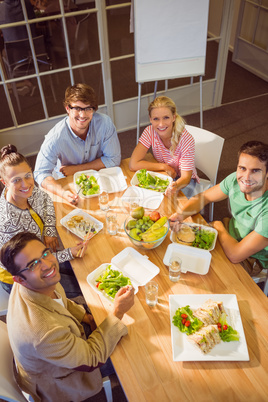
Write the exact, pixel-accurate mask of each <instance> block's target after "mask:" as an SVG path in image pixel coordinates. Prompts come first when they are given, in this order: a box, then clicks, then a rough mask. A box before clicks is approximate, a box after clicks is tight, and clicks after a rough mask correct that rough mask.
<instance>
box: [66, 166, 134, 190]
mask: <svg viewBox="0 0 268 402" xmlns="http://www.w3.org/2000/svg"><path fill="white" fill-rule="evenodd" d="M82 173H84V174H85V175H87V176H94V177H95V178H96V179H97V182H98V185H99V186H100V191H99V193H101V192H102V191H104V190H105V191H107V193H117V192H120V191H123V190H125V189H126V188H127V182H126V179H125V176H124V174H123V171H122V169H121V168H120V167H117V166H115V167H112V168H105V169H101V170H99V171H96V170H84V171H80V172H76V173H75V174H74V177H73V179H74V186H75V190H76V192H77V191H78V190H79V189H80V186H79V185H78V184H76V179H77V178H78V177H79V176H80V175H81V174H82ZM99 193H97V194H92V195H83V194H82V191H80V192H79V197H80V196H81V197H83V198H91V197H96V196H97V195H98V194H99Z"/></svg>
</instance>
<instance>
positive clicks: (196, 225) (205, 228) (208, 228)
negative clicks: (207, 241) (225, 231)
mask: <svg viewBox="0 0 268 402" xmlns="http://www.w3.org/2000/svg"><path fill="white" fill-rule="evenodd" d="M182 225H184V223H182ZM185 225H186V226H191V227H193V228H200V229H203V230H207V231H208V232H212V233H215V238H214V241H213V243H212V245H211V247H210V248H209V249H208V250H206V251H212V250H213V249H214V247H215V244H216V241H217V236H218V231H217V230H216V229H214V228H212V227H211V226H206V225H200V224H199V223H187V224H185ZM175 236H176V233H175V232H174V231H173V230H172V231H171V233H170V240H171V241H172V243H177V242H176V237H175ZM186 247H191V249H197V248H196V247H193V246H186ZM197 250H201V249H197Z"/></svg>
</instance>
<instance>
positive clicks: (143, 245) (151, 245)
mask: <svg viewBox="0 0 268 402" xmlns="http://www.w3.org/2000/svg"><path fill="white" fill-rule="evenodd" d="M161 217H162V216H161ZM131 220H133V218H132V217H131V216H129V217H128V218H127V219H126V220H125V222H124V230H125V232H126V234H127V236H128V238H129V240H130V241H131V243H133V244H134V246H136V247H141V248H143V249H145V250H148V249H153V248H156V247H158V246H160V244H161V243H162V242H163V241H164V240H165V238H166V236H167V234H168V231H169V227H170V225H169V220H167V222H166V223H165V225H164V226H165V227H167V229H168V230H167V231H166V233H165V234H164V236H162V237H160V239H157V240H153V241H148V242H146V241H143V240H137V239H134V238H133V237H132V236H130V234H129V232H130V230H129V229H127V224H128V222H129V221H131Z"/></svg>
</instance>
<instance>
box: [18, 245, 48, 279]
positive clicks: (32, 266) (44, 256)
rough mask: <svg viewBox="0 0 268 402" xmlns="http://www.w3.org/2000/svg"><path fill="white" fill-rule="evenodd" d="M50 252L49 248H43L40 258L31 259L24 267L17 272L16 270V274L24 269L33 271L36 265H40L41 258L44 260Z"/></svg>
mask: <svg viewBox="0 0 268 402" xmlns="http://www.w3.org/2000/svg"><path fill="white" fill-rule="evenodd" d="M51 254H52V251H51V250H50V248H45V250H44V251H43V253H42V255H41V257H40V258H38V259H37V260H34V261H31V262H30V263H29V264H28V265H27V266H26V267H25V268H23V269H21V270H20V271H19V272H17V274H16V275H19V274H21V273H22V272H24V271H31V272H32V271H34V270H35V269H36V268H37V267H38V266H40V265H41V263H42V261H41V260H46V259H47V258H48V257H50V256H51Z"/></svg>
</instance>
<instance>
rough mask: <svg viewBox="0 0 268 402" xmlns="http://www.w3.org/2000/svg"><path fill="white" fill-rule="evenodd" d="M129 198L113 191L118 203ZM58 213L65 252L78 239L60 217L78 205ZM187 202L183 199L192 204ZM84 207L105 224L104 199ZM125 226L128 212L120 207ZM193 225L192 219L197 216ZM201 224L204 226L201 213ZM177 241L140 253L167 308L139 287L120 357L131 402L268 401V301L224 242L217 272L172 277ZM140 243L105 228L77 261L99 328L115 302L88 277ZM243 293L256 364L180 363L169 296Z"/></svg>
mask: <svg viewBox="0 0 268 402" xmlns="http://www.w3.org/2000/svg"><path fill="white" fill-rule="evenodd" d="M121 168H122V170H123V172H124V174H125V176H126V180H127V183H128V184H129V182H130V179H131V177H132V176H133V173H132V172H130V171H129V169H128V160H123V161H122V163H121ZM61 183H62V184H63V185H64V186H65V187H66V188H69V187H72V178H66V179H62V180H61ZM121 195H122V194H121V193H120V194H111V195H110V200H111V199H112V198H114V197H116V196H117V197H120V196H121ZM53 199H54V205H55V209H56V216H57V228H58V231H59V234H60V237H61V239H62V241H63V244H64V246H65V247H69V246H71V245H73V244H74V242H75V241H77V237H76V236H74V235H72V234H70V232H69V231H67V230H66V229H65V228H64V227H62V226H61V225H60V223H59V222H60V219H61V217H62V216H65V215H66V214H67V213H69V212H70V211H71V210H72V209H73V208H74V207H72V206H70V205H68V204H67V203H64V202H63V201H62V200H61V199H58V198H57V197H55V196H53ZM184 201H185V200H184V199H183V198H181V199H180V202H184ZM78 208H82V209H85V210H86V211H87V212H88V213H90V214H91V215H93V216H94V217H95V218H97V219H99V220H101V221H102V222H104V221H105V219H104V218H105V216H104V213H102V212H101V211H100V210H99V209H98V200H97V197H94V198H91V199H89V200H80V201H79V204H78ZM174 208H175V206H174V203H173V201H171V200H170V199H168V198H167V197H165V198H164V201H163V202H162V204H161V206H160V208H159V210H160V211H161V212H162V213H165V214H166V215H167V216H169V215H170V214H171V212H172V211H174ZM116 209H117V210H118V213H119V216H120V221H121V222H123V220H124V218H125V216H126V214H127V213H128V211H127V209H126V208H124V207H117V208H116ZM189 220H191V218H189ZM193 220H194V221H195V222H196V221H198V222H199V223H204V222H202V217H201V216H200V215H197V216H195V217H194V219H193ZM169 244H170V239H169V235H168V236H167V237H166V239H165V241H164V242H163V243H162V244H161V245H160V246H159V247H157V248H156V249H154V250H148V251H147V250H146V251H145V250H141V249H137V250H138V251H139V252H140V253H141V254H147V255H148V257H149V259H150V261H152V262H153V263H154V264H156V265H157V266H158V267H159V268H160V273H159V275H157V276H156V277H155V280H156V281H157V282H158V285H159V303H158V304H157V306H156V307H155V308H150V307H148V306H147V304H146V302H145V294H144V289H143V288H142V287H141V288H139V292H138V293H137V295H136V296H135V305H134V307H132V309H131V310H130V311H129V313H128V314H126V315H125V316H124V318H123V321H124V322H125V324H126V325H127V326H128V335H127V336H125V337H124V338H123V339H122V340H121V341H120V343H119V344H118V345H117V347H116V349H115V352H114V353H113V355H112V361H113V364H114V366H115V369H116V372H117V375H118V377H119V379H120V382H121V385H122V387H123V389H124V391H125V394H126V396H127V398H128V400H129V401H133V402H137V401H139V402H141V401H154V402H156V401H161V402H162V401H178V400H183V401H195V402H196V401H206V402H207V401H213V402H215V401H223V402H226V401H228V402H229V401H254V402H260V401H267V398H268V381H267V380H268V375H267V374H268V320H267V316H268V314H267V313H268V309H267V297H265V295H264V293H263V292H262V291H261V290H260V289H259V287H258V286H257V285H256V284H255V283H254V281H253V280H252V279H251V278H250V277H249V276H248V274H247V273H246V272H245V271H244V270H243V268H242V267H241V266H240V265H239V264H232V263H230V261H229V260H228V259H227V258H226V256H225V254H224V253H223V251H222V248H221V246H220V244H219V242H217V244H216V247H215V249H214V250H213V251H212V260H211V266H210V270H209V272H208V274H207V275H203V276H202V275H197V274H193V273H190V272H187V273H186V274H182V276H181V280H180V281H179V282H178V283H172V282H171V281H170V280H169V277H168V270H167V267H166V266H165V265H164V264H163V257H164V255H165V252H166V248H167V246H168V245H169ZM131 245H132V244H131V243H130V241H129V240H128V238H127V237H126V234H125V233H124V230H123V227H122V228H121V230H120V231H119V233H118V235H117V236H110V235H109V234H107V232H106V227H105V225H104V228H103V230H102V231H101V232H100V233H99V234H98V235H97V236H95V237H93V238H92V239H91V240H90V244H89V247H88V250H87V254H86V256H85V257H84V258H83V259H82V260H79V259H76V260H75V261H73V262H72V266H73V269H74V272H75V274H76V276H77V279H78V281H79V284H80V286H81V289H82V291H83V294H84V296H85V299H86V301H87V303H88V304H89V306H90V309H91V311H92V313H93V315H94V318H95V320H96V323H97V324H99V323H100V322H101V321H102V320H103V319H104V318H105V317H106V315H107V311H109V310H110V308H111V307H110V304H109V303H108V302H107V301H106V300H105V299H104V298H102V297H99V295H98V294H97V293H96V292H94V291H93V290H92V289H91V288H90V286H89V285H88V284H87V282H86V277H87V275H88V274H89V273H90V272H92V271H93V270H94V269H96V268H97V267H98V266H99V265H101V264H102V263H105V262H110V261H111V259H112V258H113V257H114V256H115V255H116V254H118V253H119V252H120V251H122V250H123V249H124V248H125V247H129V246H131ZM202 293H207V294H212V293H215V294H222V293H224V294H236V296H237V300H238V304H239V309H240V314H241V318H242V323H243V327H244V331H245V336H246V341H247V345H248V351H249V357H250V361H244V362H230V361H229V362H228V361H225V362H223V361H217V362H208V361H204V362H174V361H173V358H172V346H171V332H170V328H171V326H170V317H169V295H171V294H202Z"/></svg>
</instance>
